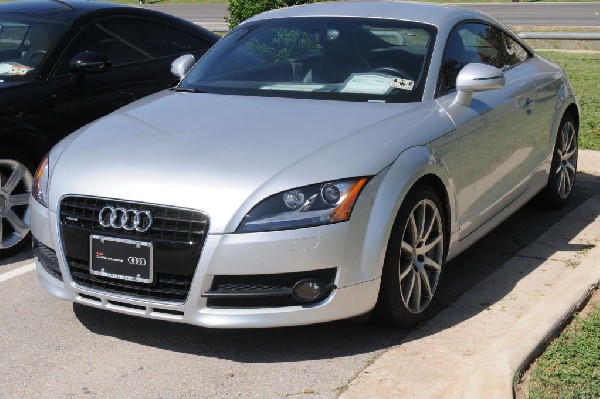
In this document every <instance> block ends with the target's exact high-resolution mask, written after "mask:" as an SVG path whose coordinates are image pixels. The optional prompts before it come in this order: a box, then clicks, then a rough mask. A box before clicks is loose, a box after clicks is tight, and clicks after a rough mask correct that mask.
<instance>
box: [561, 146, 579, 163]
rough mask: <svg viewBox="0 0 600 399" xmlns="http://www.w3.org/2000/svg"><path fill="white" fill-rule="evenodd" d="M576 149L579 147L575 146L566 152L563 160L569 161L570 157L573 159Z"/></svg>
mask: <svg viewBox="0 0 600 399" xmlns="http://www.w3.org/2000/svg"><path fill="white" fill-rule="evenodd" d="M575 151H577V148H574V149H572V150H571V151H569V152H567V153H565V154H564V155H563V160H565V161H568V160H569V159H571V158H572V157H573V155H575Z"/></svg>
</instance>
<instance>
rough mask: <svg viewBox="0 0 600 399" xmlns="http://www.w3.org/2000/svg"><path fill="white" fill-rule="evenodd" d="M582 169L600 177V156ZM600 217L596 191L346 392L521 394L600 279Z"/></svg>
mask: <svg viewBox="0 0 600 399" xmlns="http://www.w3.org/2000/svg"><path fill="white" fill-rule="evenodd" d="M579 170H580V171H582V172H586V173H588V174H592V175H595V176H600V152H597V151H584V150H582V151H580V155H579ZM599 214H600V195H596V196H593V197H591V198H589V199H588V200H587V201H586V202H584V203H583V204H581V205H580V206H579V207H577V208H576V209H575V210H573V211H572V212H571V213H569V214H568V215H567V216H565V217H564V218H563V219H562V220H560V221H559V222H558V223H556V224H555V225H554V226H553V227H552V228H550V229H549V230H548V231H546V232H545V233H544V234H542V235H541V236H540V237H538V239H537V240H536V241H534V242H532V243H531V244H529V245H528V246H527V247H525V248H524V249H523V250H521V251H520V252H519V253H518V254H517V255H515V256H514V257H513V258H512V259H511V260H509V261H508V262H506V263H505V264H504V265H503V266H502V267H501V268H499V269H497V270H496V271H495V272H494V273H492V274H491V275H489V276H488V277H487V278H486V279H485V280H483V281H482V282H481V283H479V284H478V285H477V286H475V287H474V288H473V289H471V290H470V291H468V292H466V293H465V294H464V295H463V296H462V297H460V298H459V299H458V301H456V302H455V303H454V304H453V305H452V306H451V307H449V308H447V309H445V310H444V311H443V312H441V313H439V314H438V315H437V316H436V317H435V318H433V319H432V320H430V321H428V322H427V323H425V324H424V325H422V326H421V327H419V328H417V329H415V330H414V331H413V332H411V333H410V334H409V335H407V336H406V338H405V339H404V342H403V343H402V344H401V345H400V346H398V347H395V348H392V349H391V350H389V351H387V352H386V353H384V354H383V355H382V356H381V357H380V358H378V359H377V360H376V361H375V362H374V363H373V364H372V365H370V366H369V367H368V368H367V369H366V370H365V371H363V372H362V373H361V374H359V376H358V377H357V378H356V379H355V380H354V381H352V382H351V383H350V385H349V388H348V390H347V391H346V392H345V393H343V394H342V395H341V396H340V398H342V399H354V398H357V399H362V398H364V397H374V398H395V399H397V398H428V399H429V398H469V399H471V398H473V399H476V398H477V399H479V398H512V397H513V381H514V379H515V374H516V373H518V372H519V371H522V368H523V367H526V366H527V365H528V364H529V362H530V361H531V360H532V357H533V356H535V355H536V354H537V353H539V351H540V350H541V349H543V347H544V345H545V342H546V341H547V340H548V338H549V337H551V336H553V335H554V334H555V333H556V332H557V331H558V330H559V329H560V328H562V327H563V326H564V324H565V322H566V321H568V320H569V319H570V317H571V316H572V314H573V313H574V312H575V311H576V310H577V309H578V308H579V307H580V306H581V304H582V303H583V302H585V300H586V299H587V298H588V297H589V295H590V294H591V292H592V290H593V289H594V288H595V286H596V284H598V282H600V216H599ZM469 316H470V317H469Z"/></svg>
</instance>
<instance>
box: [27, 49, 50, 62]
mask: <svg viewBox="0 0 600 399" xmlns="http://www.w3.org/2000/svg"><path fill="white" fill-rule="evenodd" d="M44 55H46V50H33V51H31V52H29V53H27V58H31V59H32V60H34V61H37V60H36V57H39V56H42V57H43V56H44Z"/></svg>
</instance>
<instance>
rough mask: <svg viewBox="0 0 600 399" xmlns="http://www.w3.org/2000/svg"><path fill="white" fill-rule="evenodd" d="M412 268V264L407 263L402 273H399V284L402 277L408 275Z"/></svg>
mask: <svg viewBox="0 0 600 399" xmlns="http://www.w3.org/2000/svg"><path fill="white" fill-rule="evenodd" d="M412 270H413V267H412V265H408V267H407V268H406V269H405V270H404V271H403V272H402V274H400V284H402V280H404V278H406V276H408V273H410V272H411V271H412Z"/></svg>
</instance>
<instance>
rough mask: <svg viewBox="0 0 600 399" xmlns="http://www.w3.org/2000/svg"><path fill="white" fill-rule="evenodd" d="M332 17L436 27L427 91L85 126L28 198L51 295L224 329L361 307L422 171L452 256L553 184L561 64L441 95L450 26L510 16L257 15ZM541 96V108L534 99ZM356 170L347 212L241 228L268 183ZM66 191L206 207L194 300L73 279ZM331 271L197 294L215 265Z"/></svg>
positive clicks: (342, 6) (330, 6)
mask: <svg viewBox="0 0 600 399" xmlns="http://www.w3.org/2000/svg"><path fill="white" fill-rule="evenodd" d="M407 10H408V11H407ZM323 15H331V16H348V17H352V16H360V17H374V18H398V19H408V20H413V21H420V22H425V23H429V24H432V25H435V26H436V27H437V29H438V34H437V40H436V44H435V47H434V50H433V55H432V60H431V64H430V69H429V77H428V79H427V84H426V87H425V91H424V96H423V101H422V102H420V103H411V104H385V103H376V102H373V103H358V102H343V101H331V100H303V99H288V98H273V97H251V96H235V95H217V94H201V95H199V94H194V93H178V92H169V91H165V92H161V93H157V94H155V95H152V96H150V97H147V98H145V99H142V100H140V101H138V102H135V103H133V104H130V105H128V106H126V107H124V108H122V109H120V110H118V111H116V112H115V113H113V114H111V115H109V116H106V117H104V118H102V119H100V120H98V121H96V122H95V123H92V124H90V125H88V126H87V127H85V128H82V129H81V130H79V131H78V132H76V133H74V134H73V135H71V136H69V137H68V138H67V139H65V140H63V142H61V143H59V144H58V145H57V146H56V147H55V148H54V149H53V151H52V152H51V154H50V158H49V159H50V161H49V163H50V175H51V176H50V182H51V183H50V191H49V194H50V196H49V208H44V207H42V206H41V205H39V204H38V203H37V202H36V201H35V200H33V199H32V200H31V213H32V232H33V234H34V236H35V237H36V239H38V240H39V241H40V242H41V243H43V244H44V245H46V246H48V247H50V248H52V249H54V250H56V252H57V257H58V260H59V264H60V268H61V271H62V274H63V276H65V281H64V282H61V281H59V280H57V279H55V278H54V277H52V276H50V275H49V274H48V273H47V272H46V271H45V270H44V269H43V267H42V266H41V265H40V263H39V261H37V262H38V267H37V273H38V277H39V279H40V281H41V283H42V285H43V286H44V288H45V289H46V290H47V291H48V292H49V293H50V294H51V295H53V296H55V297H57V298H61V299H65V300H70V301H75V302H81V303H85V304H87V305H90V306H96V307H101V308H105V309H110V310H113V311H117V312H121V313H128V314H135V315H138V316H143V317H149V318H157V319H168V320H172V321H179V322H185V323H191V324H197V325H202V326H209V327H223V328H227V327H270V326H282V325H298V324H306V323H315V322H323V321H328V320H335V319H340V318H345V317H351V316H356V315H360V314H363V313H365V312H368V311H369V310H370V309H372V307H373V306H374V304H375V302H376V300H377V294H378V291H379V282H380V277H381V270H382V266H383V261H384V256H385V251H386V248H387V241H388V238H389V236H390V232H391V229H392V225H393V223H394V219H395V215H396V214H397V212H398V209H399V208H400V206H401V204H402V201H403V199H404V198H405V196H406V194H407V193H408V191H409V190H410V189H411V187H413V186H414V184H415V183H416V182H417V181H419V180H420V179H423V178H425V179H428V181H429V182H430V183H432V182H433V183H435V184H436V185H437V186H438V188H439V189H440V191H441V193H442V197H443V198H442V201H443V202H444V203H445V205H446V208H447V209H446V211H447V213H448V215H447V216H448V227H449V233H450V240H449V249H448V258H452V257H454V256H456V255H457V254H458V253H460V252H461V251H462V250H464V249H465V248H467V247H468V246H469V245H471V244H472V243H473V242H475V241H476V240H477V239H478V238H480V237H481V236H483V235H484V234H485V233H487V232H489V231H490V230H491V229H493V228H494V227H496V226H497V225H498V224H499V223H500V222H501V221H503V220H504V219H505V218H506V217H508V216H509V215H510V214H511V213H512V212H514V211H515V210H517V209H518V208H519V207H520V206H522V205H523V204H524V203H525V202H526V201H527V200H528V199H530V198H531V197H532V196H533V195H535V194H536V193H537V192H538V191H539V190H540V189H541V188H543V187H544V185H545V184H546V181H547V178H548V172H549V164H550V160H551V154H552V149H553V145H554V140H555V137H556V131H557V129H558V125H559V123H560V119H561V117H562V115H563V114H564V112H565V110H566V108H567V107H568V106H570V105H572V104H576V101H575V99H574V96H573V93H572V90H571V88H570V85H569V83H568V81H567V79H566V77H565V75H564V73H563V72H562V71H561V70H560V68H558V67H557V66H556V65H554V64H552V63H550V62H548V61H546V60H544V59H542V58H539V57H534V58H532V59H530V60H528V61H527V62H525V63H523V64H520V65H518V66H516V67H514V68H511V69H509V70H506V71H505V72H504V75H505V79H506V84H505V86H504V87H503V88H502V89H498V90H493V91H486V92H481V93H474V95H473V101H472V104H471V106H469V107H465V106H462V105H459V104H456V103H455V102H454V99H455V96H456V93H450V94H448V95H445V96H442V97H440V98H435V92H436V86H437V77H438V71H439V69H440V64H441V59H442V55H443V51H444V42H445V40H444V38H445V37H446V36H447V35H448V33H449V32H450V30H451V29H452V27H453V26H455V25H456V24H457V23H458V22H460V21H462V20H473V19H480V20H484V21H487V22H489V23H492V24H495V25H496V26H501V25H500V24H498V23H497V22H496V21H494V20H492V19H491V18H489V17H487V16H485V15H483V14H481V13H478V12H475V11H470V10H465V9H459V8H454V7H438V6H431V5H425V4H411V7H408V8H407V7H404V8H403V7H398V5H397V4H394V3H364V4H362V3H335V4H334V3H322V4H316V5H310V6H300V7H291V8H288V9H283V10H277V11H272V12H268V13H264V14H262V15H260V16H256V17H254V18H253V19H252V20H257V19H261V18H285V17H290V16H298V17H302V16H323ZM531 101H534V105H535V106H534V107H533V108H531V107H526V105H528V104H529V105H531V104H530V103H531ZM526 108H528V109H526ZM232 113H234V115H232ZM523 125H527V126H530V127H531V128H530V129H523V128H522V126H523ZM283 133H285V134H283ZM82 166H85V167H82ZM360 176H370V177H371V178H370V180H369V182H368V183H367V185H366V186H365V188H364V190H363V192H362V193H361V195H360V196H359V197H358V201H357V203H356V204H355V206H354V210H353V213H352V217H351V218H350V220H349V221H347V222H344V223H338V224H332V225H325V226H319V227H311V228H303V229H298V230H288V231H276V232H261V233H245V234H239V233H236V229H237V227H238V226H239V224H240V222H241V221H242V219H243V218H244V216H245V215H246V214H247V213H248V212H249V211H250V209H252V208H253V207H254V206H255V205H256V204H258V203H259V202H260V201H262V200H263V199H265V198H267V197H269V196H270V195H273V194H275V193H278V192H282V191H285V190H289V189H292V188H295V187H301V186H305V185H309V184H314V183H320V182H326V181H330V180H336V179H343V178H349V177H360ZM66 195H85V196H90V197H100V198H116V199H125V200H127V201H140V202H150V203H154V204H162V205H169V206H175V207H181V208H190V209H196V210H199V211H203V212H206V213H207V214H208V215H209V217H210V230H209V232H208V235H207V239H206V242H205V244H204V247H203V249H202V255H201V257H200V261H199V263H198V265H197V268H196V271H195V275H194V278H193V282H192V289H191V291H190V294H189V296H188V299H187V300H186V301H185V303H184V304H180V305H173V304H168V303H158V302H150V301H144V300H139V299H134V298H130V297H127V296H120V295H115V294H107V293H104V292H99V291H94V290H91V289H88V288H83V287H80V286H78V285H77V284H76V283H74V282H73V281H72V280H71V279H70V276H69V272H68V269H67V267H66V263H65V262H66V260H65V257H64V252H63V248H62V245H61V241H60V237H59V235H60V234H59V220H58V212H59V203H60V200H61V198H63V197H64V196H66ZM327 267H336V268H337V270H338V272H337V275H336V278H335V284H336V286H337V289H336V290H334V292H333V293H332V295H331V296H329V297H328V298H327V300H326V301H324V302H320V303H317V304H315V305H310V306H305V307H302V306H286V307H281V308H254V309H252V308H249V309H222V308H208V307H207V306H206V298H203V297H202V293H204V292H206V291H207V290H209V289H210V286H211V283H212V279H213V276H214V275H216V274H224V275H229V274H231V275H246V274H270V273H282V272H288V271H289V272H291V271H294V272H296V271H306V270H315V269H321V268H327ZM81 294H83V296H82V295H81ZM90 298H94V299H90ZM358 298H360V300H359V299H358ZM119 304H121V305H119ZM122 304H131V305H135V308H132V307H126V306H122ZM172 311H176V312H181V314H174V313H173V312H172Z"/></svg>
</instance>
